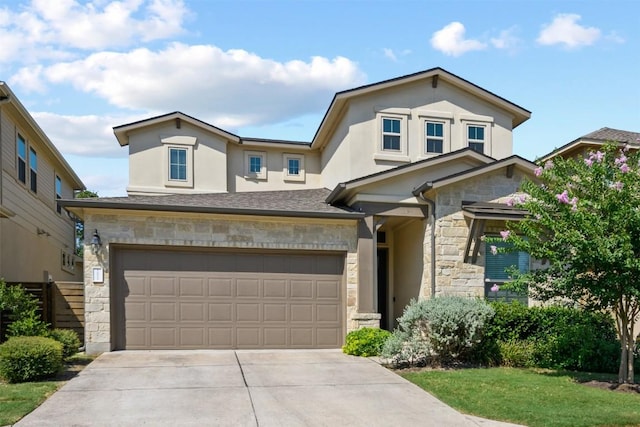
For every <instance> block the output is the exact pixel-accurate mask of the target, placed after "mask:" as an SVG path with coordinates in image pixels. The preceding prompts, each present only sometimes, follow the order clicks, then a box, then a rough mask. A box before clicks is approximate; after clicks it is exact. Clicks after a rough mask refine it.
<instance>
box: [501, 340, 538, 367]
mask: <svg viewBox="0 0 640 427" xmlns="http://www.w3.org/2000/svg"><path fill="white" fill-rule="evenodd" d="M498 347H499V351H500V364H501V365H502V366H509V367H512V368H531V367H534V366H535V365H536V363H535V357H534V353H535V349H536V345H535V343H534V342H533V341H523V340H520V341H498Z"/></svg>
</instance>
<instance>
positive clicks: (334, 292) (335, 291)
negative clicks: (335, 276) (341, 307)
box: [316, 280, 340, 301]
mask: <svg viewBox="0 0 640 427" xmlns="http://www.w3.org/2000/svg"><path fill="white" fill-rule="evenodd" d="M316 295H317V296H318V299H330V300H335V301H337V300H339V299H340V282H338V281H337V280H332V281H329V280H322V281H320V280H319V281H317V282H316Z"/></svg>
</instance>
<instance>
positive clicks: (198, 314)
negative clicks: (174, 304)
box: [180, 302, 208, 322]
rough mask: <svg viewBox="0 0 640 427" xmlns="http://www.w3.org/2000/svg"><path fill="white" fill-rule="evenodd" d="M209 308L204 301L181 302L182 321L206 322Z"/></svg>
mask: <svg viewBox="0 0 640 427" xmlns="http://www.w3.org/2000/svg"><path fill="white" fill-rule="evenodd" d="M207 308H208V307H207V306H206V305H205V303H204V302H181V303H180V322H193V321H199V322H204V321H205V320H206V318H207V317H206V316H205V313H206V311H207Z"/></svg>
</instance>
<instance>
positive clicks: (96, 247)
mask: <svg viewBox="0 0 640 427" xmlns="http://www.w3.org/2000/svg"><path fill="white" fill-rule="evenodd" d="M101 248H102V240H100V235H99V234H98V230H97V229H96V230H94V231H93V236H92V237H91V253H93V254H94V255H96V254H98V253H99V252H100V249H101Z"/></svg>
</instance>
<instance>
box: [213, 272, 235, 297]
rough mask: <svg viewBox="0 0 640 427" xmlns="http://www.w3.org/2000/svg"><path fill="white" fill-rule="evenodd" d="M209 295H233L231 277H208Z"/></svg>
mask: <svg viewBox="0 0 640 427" xmlns="http://www.w3.org/2000/svg"><path fill="white" fill-rule="evenodd" d="M209 296H210V297H218V298H221V297H227V298H232V297H233V279H231V278H222V277H214V278H211V279H209Z"/></svg>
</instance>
